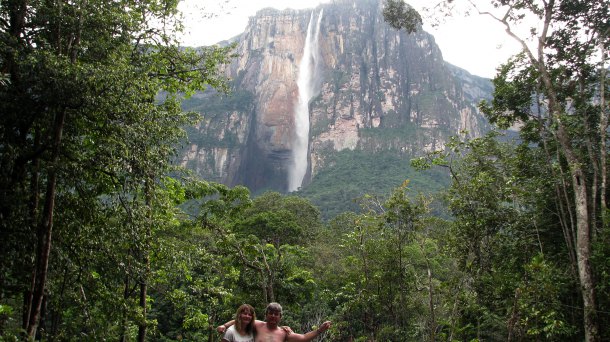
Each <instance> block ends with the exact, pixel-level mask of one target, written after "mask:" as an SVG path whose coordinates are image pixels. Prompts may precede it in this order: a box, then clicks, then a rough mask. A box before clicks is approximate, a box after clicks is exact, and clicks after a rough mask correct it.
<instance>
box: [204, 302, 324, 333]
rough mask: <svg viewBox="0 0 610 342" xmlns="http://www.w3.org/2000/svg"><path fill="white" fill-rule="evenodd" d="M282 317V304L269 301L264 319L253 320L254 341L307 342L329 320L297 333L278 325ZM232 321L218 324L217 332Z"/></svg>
mask: <svg viewBox="0 0 610 342" xmlns="http://www.w3.org/2000/svg"><path fill="white" fill-rule="evenodd" d="M281 319H282V306H281V305H280V304H278V303H270V304H269V305H267V309H266V310H265V321H264V322H263V321H259V320H256V321H254V329H255V330H256V337H255V339H254V341H255V342H284V341H288V342H307V341H311V340H313V339H314V338H316V337H317V336H319V335H320V334H322V333H323V332H325V331H326V330H328V328H330V324H331V322H330V321H326V322H324V323H322V325H320V327H319V328H318V329H317V330H312V331H310V332H308V333H306V334H304V335H303V334H297V333H293V332H287V331H286V330H284V329H283V328H282V327H280V326H279V323H280V320H281ZM233 323H234V321H230V322H227V323H225V324H223V325H220V326H218V328H217V329H216V330H217V331H218V332H219V333H223V332H224V331H225V330H226V329H227V328H228V327H230V326H231V325H233Z"/></svg>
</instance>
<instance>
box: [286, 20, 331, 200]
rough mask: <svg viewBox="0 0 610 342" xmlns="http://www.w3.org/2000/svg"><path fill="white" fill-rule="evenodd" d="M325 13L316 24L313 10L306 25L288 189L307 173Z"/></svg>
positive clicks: (294, 185)
mask: <svg viewBox="0 0 610 342" xmlns="http://www.w3.org/2000/svg"><path fill="white" fill-rule="evenodd" d="M322 13H323V11H320V14H319V15H318V20H317V22H316V24H315V28H314V27H313V25H312V24H313V22H314V12H311V16H310V18H309V24H308V25H307V37H306V38H305V46H304V47H303V57H302V58H301V62H300V64H299V75H298V78H297V86H298V88H299V100H298V102H297V104H296V106H295V108H294V116H295V118H294V119H295V120H294V122H295V135H294V137H295V138H294V142H293V145H292V146H293V148H292V165H291V167H290V169H289V170H288V191H296V190H298V189H299V188H300V187H301V185H302V184H303V179H304V178H305V174H306V173H307V167H308V151H309V101H310V100H311V98H312V97H313V95H314V92H315V89H314V85H315V82H314V81H315V79H314V77H315V71H316V68H317V66H318V63H319V59H320V52H319V46H318V36H319V33H320V22H321V21H322Z"/></svg>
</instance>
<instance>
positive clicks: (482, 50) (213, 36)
mask: <svg viewBox="0 0 610 342" xmlns="http://www.w3.org/2000/svg"><path fill="white" fill-rule="evenodd" d="M329 1H330V0H254V1H253V0H224V1H222V2H220V0H218V1H217V2H216V3H214V2H213V1H205V2H202V1H201V0H183V1H181V2H180V9H181V10H182V12H183V13H184V15H185V19H186V21H185V23H186V25H187V27H186V31H185V34H184V35H183V37H182V43H183V44H184V45H188V46H201V45H212V44H214V43H217V42H219V41H222V40H225V39H228V38H231V37H234V36H236V35H238V34H240V33H242V32H243V31H244V30H245V28H246V25H247V24H248V18H249V17H250V16H253V15H254V14H256V11H257V10H259V9H261V8H265V7H273V8H278V9H285V8H295V9H302V8H313V7H316V6H317V5H318V4H320V3H324V2H329ZM219 2H220V3H219ZM407 2H408V3H410V4H412V6H413V7H415V8H416V9H417V10H419V11H421V10H422V8H423V7H424V6H426V5H428V6H429V5H430V0H410V1H409V0H407ZM202 3H205V6H204V5H203V4H202ZM211 13H214V14H215V16H214V17H209V15H210V14H211ZM424 29H425V30H426V31H428V32H429V33H431V34H432V35H434V37H435V40H436V42H437V44H438V45H439V46H440V49H441V51H442V52H443V58H444V59H445V60H446V61H447V62H449V63H452V64H454V65H456V66H458V67H461V68H463V69H466V70H468V71H469V72H471V73H473V74H475V75H479V76H484V77H493V76H494V74H495V69H496V67H497V66H499V65H500V63H502V62H504V61H505V60H506V59H507V58H508V57H509V56H510V55H512V54H514V53H516V52H517V51H518V45H517V44H516V43H515V42H514V41H513V40H512V39H510V38H509V37H508V36H507V35H506V34H505V33H504V31H503V27H502V26H501V25H500V24H498V23H497V22H495V21H493V20H492V19H491V18H489V17H485V16H477V15H473V16H469V17H453V18H448V19H447V20H446V22H445V23H443V24H442V25H440V26H438V27H434V28H433V27H432V26H431V25H428V24H426V23H425V24H424Z"/></svg>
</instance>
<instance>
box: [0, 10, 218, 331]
mask: <svg viewBox="0 0 610 342" xmlns="http://www.w3.org/2000/svg"><path fill="white" fill-rule="evenodd" d="M177 3H178V1H177V0H150V1H128V0H121V1H113V2H107V1H97V0H78V1H69V2H68V1H63V0H59V1H35V2H30V1H25V0H18V1H4V2H2V6H1V7H0V27H1V28H2V29H1V30H0V71H1V73H2V75H6V76H3V83H2V87H1V88H0V111H1V112H2V113H3V114H2V116H1V118H0V129H1V130H0V166H1V169H2V171H1V174H0V222H1V223H0V225H1V226H0V229H1V234H2V237H1V238H0V240H1V241H2V242H0V244H1V245H0V249H1V250H2V251H3V252H2V253H3V258H2V261H1V262H0V288H2V289H3V290H2V293H0V300H2V299H4V298H7V300H8V298H15V296H16V295H17V294H18V293H21V294H22V295H23V303H24V304H23V329H24V330H25V331H26V333H27V335H28V336H30V337H33V336H34V335H35V334H36V332H37V331H38V327H39V324H40V320H41V316H42V315H43V313H42V312H41V311H42V310H43V303H44V302H45V298H46V297H45V296H46V295H45V292H46V290H47V283H48V280H49V279H48V276H49V265H50V262H51V261H50V258H51V255H52V248H51V247H52V241H53V236H54V232H55V231H56V230H57V229H60V231H64V232H66V233H69V232H68V231H66V230H63V229H61V228H62V227H58V226H56V223H57V222H58V221H57V217H62V218H64V220H62V221H61V222H63V224H68V223H69V222H66V221H65V218H66V217H69V216H70V214H69V213H70V212H71V211H72V210H71V208H69V207H64V206H62V207H59V206H58V204H59V203H58V198H61V197H62V196H63V194H71V193H76V194H80V195H83V203H85V200H86V201H94V202H95V201H101V202H103V201H104V196H107V195H109V194H113V193H116V192H117V191H118V190H117V189H121V186H122V185H124V184H126V183H125V182H126V181H129V182H131V181H133V182H134V183H132V184H144V182H146V184H148V185H149V186H151V185H152V184H154V182H155V181H154V180H155V178H156V177H158V176H160V175H161V174H162V173H163V172H165V171H166V166H167V163H168V159H169V156H170V155H171V151H172V149H173V146H174V144H175V143H176V142H177V138H178V137H179V135H180V126H181V125H183V124H184V123H186V122H187V121H188V120H189V119H188V116H187V115H185V114H184V113H182V112H181V110H180V107H179V105H178V101H177V97H176V95H177V94H178V93H179V92H185V93H187V94H190V93H192V92H193V91H194V90H195V89H203V88H204V87H205V85H207V84H209V85H212V86H221V85H222V77H220V76H219V75H220V73H219V70H218V68H219V66H220V65H221V64H222V63H225V62H226V61H227V59H228V49H220V48H212V49H203V50H198V51H195V50H192V49H186V50H184V49H181V48H180V47H179V46H178V44H177V42H176V40H175V39H174V38H173V34H174V33H175V32H176V28H179V26H177V25H179V22H178V21H177V19H176V18H177V16H176V14H177V10H176V6H177ZM4 80H6V81H4ZM160 90H165V91H166V97H165V99H164V101H163V104H162V105H159V103H158V101H157V97H156V96H157V93H158V92H159V91H160ZM155 125H157V126H155ZM161 125H164V126H163V127H162V128H163V129H167V131H166V132H167V134H165V133H162V134H161V135H159V134H157V133H160V132H161V131H160V130H159V129H158V128H161ZM147 126H148V127H147ZM153 126H154V127H153ZM150 128H152V129H150ZM131 133H137V134H136V135H130V134H131ZM136 137H145V138H146V139H142V140H140V142H139V144H138V143H137V142H136V141H135V138H136ZM123 142H124V144H123ZM105 144H107V145H105ZM114 147H116V149H113V148H114ZM79 173H80V175H81V176H85V175H86V177H84V178H86V181H83V179H79V177H77V175H78V174H79ZM131 189H134V188H131ZM83 190H86V191H83ZM123 190H124V189H123ZM119 191H120V190H119ZM149 193H152V191H151V192H149ZM150 203H152V202H150ZM92 208H93V206H92ZM99 229H103V226H101V225H100V226H99ZM24 270H31V271H28V272H24ZM143 281H146V280H145V279H144V280H143ZM144 333H145V331H142V332H141V335H143V336H144V335H145V334H144Z"/></svg>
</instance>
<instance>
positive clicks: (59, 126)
mask: <svg viewBox="0 0 610 342" xmlns="http://www.w3.org/2000/svg"><path fill="white" fill-rule="evenodd" d="M66 113H67V112H66V109H65V108H63V109H61V110H60V111H59V112H58V113H57V114H56V116H55V123H54V135H53V154H52V158H51V164H50V169H49V172H48V178H47V190H46V194H45V203H44V209H43V213H42V221H41V222H40V225H39V228H38V248H37V255H36V264H35V275H34V277H35V278H34V281H33V282H32V285H33V288H32V301H31V303H30V308H29V312H30V317H29V320H28V324H27V327H26V333H27V336H29V337H30V338H33V337H34V336H35V334H36V330H37V328H38V323H39V320H40V309H41V306H42V301H43V297H44V291H45V286H46V281H47V271H48V267H49V257H50V254H51V240H52V233H53V213H54V209H55V190H56V188H55V187H56V184H57V170H56V167H57V164H58V161H59V150H60V145H61V139H62V134H63V129H64V124H65V120H66Z"/></svg>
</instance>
